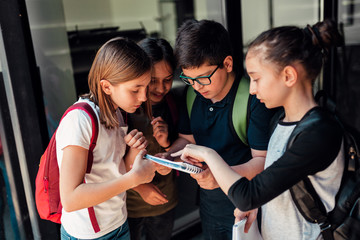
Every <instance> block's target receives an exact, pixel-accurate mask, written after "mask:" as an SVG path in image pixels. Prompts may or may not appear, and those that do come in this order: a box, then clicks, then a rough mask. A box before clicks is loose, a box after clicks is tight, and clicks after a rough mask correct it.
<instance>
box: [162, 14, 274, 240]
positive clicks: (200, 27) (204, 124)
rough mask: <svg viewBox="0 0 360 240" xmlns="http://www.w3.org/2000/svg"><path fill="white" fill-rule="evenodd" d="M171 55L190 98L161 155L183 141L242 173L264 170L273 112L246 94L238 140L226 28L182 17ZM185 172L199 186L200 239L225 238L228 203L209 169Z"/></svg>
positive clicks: (231, 208) (228, 232)
mask: <svg viewBox="0 0 360 240" xmlns="http://www.w3.org/2000/svg"><path fill="white" fill-rule="evenodd" d="M175 56H176V58H177V61H178V64H179V66H180V67H181V69H182V73H181V75H180V78H181V79H182V80H183V81H184V82H185V83H186V84H188V85H191V87H192V88H193V89H194V90H195V93H196V97H195V100H194V102H193V105H192V110H191V113H190V114H188V113H187V110H186V109H185V108H184V111H183V113H182V114H181V116H180V120H179V133H180V134H179V136H180V137H179V139H177V140H176V141H175V143H174V144H173V145H172V147H171V148H170V150H169V151H168V153H167V154H166V155H169V154H170V153H173V152H176V151H178V150H181V149H182V148H183V147H184V146H185V145H186V144H188V143H196V144H198V145H203V146H207V147H210V148H213V149H214V150H216V151H217V152H218V153H219V154H220V155H221V157H222V158H223V159H224V160H225V161H226V162H227V163H228V164H229V165H231V166H233V168H234V169H235V170H236V171H237V172H239V173H240V174H241V175H242V176H245V177H247V178H249V179H251V178H252V177H254V176H255V175H256V174H257V173H259V172H261V171H262V170H263V169H264V162H265V156H266V149H267V144H268V140H269V134H268V123H269V120H270V118H271V117H272V115H273V113H272V111H269V110H267V109H266V108H265V105H264V104H262V103H260V102H259V100H257V99H256V97H251V98H249V103H248V102H244V103H243V104H246V106H247V107H248V108H250V109H249V110H248V112H249V113H250V117H249V121H248V126H247V143H243V142H242V141H241V140H240V138H239V136H238V135H237V134H236V132H235V130H234V126H233V124H232V111H233V104H234V99H235V95H236V92H237V88H238V86H239V82H240V79H241V77H242V76H238V75H237V74H236V72H235V71H234V61H233V57H232V49H231V43H230V39H229V35H228V32H227V31H226V30H225V28H224V27H223V26H222V25H221V24H220V23H217V22H214V21H209V20H202V21H196V20H190V21H187V22H185V23H184V24H183V25H182V26H181V27H180V28H179V31H178V34H177V38H176V43H175ZM243 81H246V79H243ZM246 91H247V92H248V91H249V90H248V89H247V90H246ZM189 116H190V117H189ZM249 160H251V161H249ZM191 176H192V177H193V178H194V179H195V180H196V181H197V182H198V184H199V186H200V195H199V196H200V217H201V221H202V228H203V235H204V238H205V239H231V234H232V226H233V224H234V215H233V212H234V209H235V207H234V205H233V204H232V203H231V201H230V200H229V199H228V198H227V196H226V195H225V194H224V193H223V192H222V191H221V189H220V188H219V186H218V184H217V182H216V180H215V179H214V177H213V175H212V173H211V172H210V170H209V169H207V170H205V171H203V172H202V173H199V174H192V175H191Z"/></svg>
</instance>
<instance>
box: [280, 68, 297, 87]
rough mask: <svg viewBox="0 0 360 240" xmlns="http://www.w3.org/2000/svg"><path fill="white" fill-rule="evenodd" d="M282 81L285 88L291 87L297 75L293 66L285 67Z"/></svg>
mask: <svg viewBox="0 0 360 240" xmlns="http://www.w3.org/2000/svg"><path fill="white" fill-rule="evenodd" d="M283 74H284V81H285V85H286V86H287V87H292V86H293V85H294V84H295V83H296V82H297V79H298V73H297V71H296V68H294V67H293V66H286V67H285V68H284V69H283Z"/></svg>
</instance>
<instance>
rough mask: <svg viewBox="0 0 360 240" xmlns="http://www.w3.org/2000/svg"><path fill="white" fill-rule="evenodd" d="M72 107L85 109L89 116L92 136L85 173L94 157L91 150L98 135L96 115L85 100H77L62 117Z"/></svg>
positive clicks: (68, 110) (72, 108)
mask: <svg viewBox="0 0 360 240" xmlns="http://www.w3.org/2000/svg"><path fill="white" fill-rule="evenodd" d="M74 109H80V110H83V111H85V112H86V113H87V114H88V115H89V117H90V118H91V123H92V136H91V141H90V146H89V154H88V163H87V168H86V173H90V171H91V167H92V164H93V158H94V155H93V150H94V148H95V146H96V141H97V138H98V135H99V123H98V120H97V116H96V114H95V112H94V110H93V109H92V107H91V106H90V105H89V104H87V103H86V102H79V103H75V104H74V105H72V106H70V107H69V108H68V109H67V110H66V112H65V113H64V115H63V117H62V118H64V117H65V115H66V114H68V113H69V112H70V111H72V110H74ZM62 118H61V119H62Z"/></svg>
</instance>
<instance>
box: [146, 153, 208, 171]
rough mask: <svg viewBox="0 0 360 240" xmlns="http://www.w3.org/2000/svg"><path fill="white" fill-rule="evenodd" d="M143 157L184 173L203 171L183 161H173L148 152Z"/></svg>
mask: <svg viewBox="0 0 360 240" xmlns="http://www.w3.org/2000/svg"><path fill="white" fill-rule="evenodd" d="M144 157H145V158H146V159H149V160H151V161H153V162H156V163H158V164H160V165H163V166H165V167H169V168H172V169H176V170H179V171H182V172H186V173H200V172H202V171H203V169H201V168H199V167H197V166H194V165H191V164H189V163H185V162H174V161H170V160H167V159H165V158H159V157H155V156H152V155H149V154H145V156H144Z"/></svg>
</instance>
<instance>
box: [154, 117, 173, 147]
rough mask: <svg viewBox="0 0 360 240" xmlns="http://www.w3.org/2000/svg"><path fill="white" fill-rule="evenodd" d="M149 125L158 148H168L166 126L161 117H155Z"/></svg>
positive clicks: (167, 130)
mask: <svg viewBox="0 0 360 240" xmlns="http://www.w3.org/2000/svg"><path fill="white" fill-rule="evenodd" d="M151 125H152V127H153V136H154V138H155V139H156V141H157V142H158V143H159V144H160V146H162V147H164V148H165V147H166V148H167V147H169V145H170V141H169V140H168V136H169V129H168V124H167V123H166V122H165V121H164V120H163V119H162V118H161V117H156V118H154V119H153V120H152V121H151Z"/></svg>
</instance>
